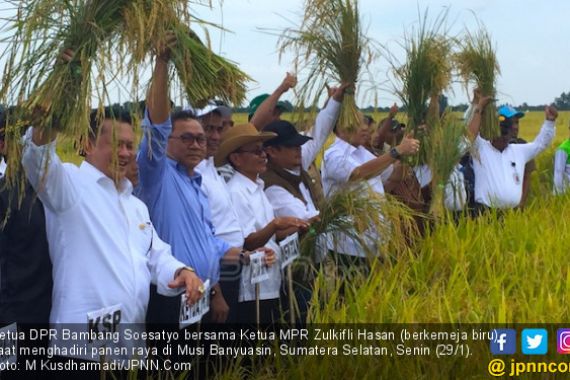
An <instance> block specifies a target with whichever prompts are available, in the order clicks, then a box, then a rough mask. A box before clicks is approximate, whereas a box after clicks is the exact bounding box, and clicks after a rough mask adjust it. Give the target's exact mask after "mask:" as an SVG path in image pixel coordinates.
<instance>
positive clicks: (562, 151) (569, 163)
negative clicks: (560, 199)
mask: <svg viewBox="0 0 570 380" xmlns="http://www.w3.org/2000/svg"><path fill="white" fill-rule="evenodd" d="M568 187H570V139H566V140H565V141H564V142H563V143H562V144H561V145H560V146H559V147H558V149H556V152H555V153H554V193H555V194H564V193H565V192H566V190H568Z"/></svg>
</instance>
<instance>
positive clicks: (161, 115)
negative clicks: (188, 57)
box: [146, 35, 176, 124]
mask: <svg viewBox="0 0 570 380" xmlns="http://www.w3.org/2000/svg"><path fill="white" fill-rule="evenodd" d="M174 43H176V37H175V36H174V35H170V36H169V37H168V39H167V42H166V45H165V46H162V47H159V48H158V51H159V52H158V54H157V55H156V60H155V66H154V72H153V74H152V82H151V84H150V89H149V91H148V94H147V98H146V105H147V109H148V116H149V119H150V120H151V122H152V123H153V124H162V123H164V122H165V121H166V120H167V119H168V118H169V116H170V97H169V96H168V61H169V60H170V46H171V45H172V44H174Z"/></svg>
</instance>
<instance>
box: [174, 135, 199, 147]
mask: <svg viewBox="0 0 570 380" xmlns="http://www.w3.org/2000/svg"><path fill="white" fill-rule="evenodd" d="M168 138H169V139H178V140H180V141H182V143H183V144H185V145H192V144H194V142H197V143H198V145H199V146H202V147H204V146H206V143H207V142H208V139H207V138H206V136H204V135H193V134H191V133H183V134H181V135H180V136H172V135H170V136H168Z"/></svg>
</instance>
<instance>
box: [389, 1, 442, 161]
mask: <svg viewBox="0 0 570 380" xmlns="http://www.w3.org/2000/svg"><path fill="white" fill-rule="evenodd" d="M446 17H447V12H444V13H442V14H440V15H439V16H438V17H437V18H436V19H435V21H434V23H433V24H432V25H430V24H428V14H427V11H426V12H425V13H424V15H423V16H422V17H421V20H420V26H419V28H418V29H417V30H415V31H413V32H412V34H411V35H407V34H406V35H405V37H404V42H403V44H402V46H403V47H404V49H405V52H406V62H405V63H404V64H403V65H401V64H399V63H398V62H396V61H394V62H393V63H392V67H393V72H394V76H395V79H396V86H395V87H396V89H395V91H396V94H397V95H398V97H399V98H400V100H401V101H402V104H403V108H405V109H406V111H407V114H408V123H407V131H408V132H412V133H413V135H414V137H415V138H417V139H418V140H420V143H421V145H420V151H419V153H418V155H417V158H416V160H415V162H414V165H421V164H424V163H426V161H427V156H428V152H427V150H426V147H427V146H429V145H428V144H427V141H428V138H429V137H428V134H429V130H430V128H431V127H432V124H433V123H436V122H437V119H439V106H438V99H439V96H440V95H441V94H442V93H443V92H444V91H445V90H446V89H447V88H448V87H449V85H450V83H451V57H450V53H451V49H452V45H453V41H452V40H451V39H450V38H448V37H447V36H446V31H445V29H444V25H445V20H446ZM424 125H427V128H424V127H423V126H424Z"/></svg>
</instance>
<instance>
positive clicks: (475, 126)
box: [467, 89, 492, 142]
mask: <svg viewBox="0 0 570 380" xmlns="http://www.w3.org/2000/svg"><path fill="white" fill-rule="evenodd" d="M491 100H492V98H491V97H490V96H486V95H481V94H480V92H479V90H478V89H476V90H475V91H474V96H473V102H472V104H473V105H474V107H473V109H472V112H471V115H470V118H471V119H470V120H469V121H468V124H467V135H468V138H469V141H471V142H473V141H475V139H476V138H477V136H479V130H480V129H481V118H482V116H483V110H485V108H486V107H487V105H488V104H489V103H490V102H491Z"/></svg>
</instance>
